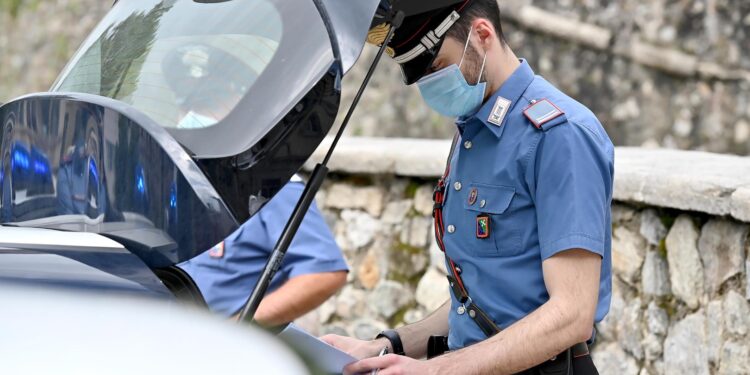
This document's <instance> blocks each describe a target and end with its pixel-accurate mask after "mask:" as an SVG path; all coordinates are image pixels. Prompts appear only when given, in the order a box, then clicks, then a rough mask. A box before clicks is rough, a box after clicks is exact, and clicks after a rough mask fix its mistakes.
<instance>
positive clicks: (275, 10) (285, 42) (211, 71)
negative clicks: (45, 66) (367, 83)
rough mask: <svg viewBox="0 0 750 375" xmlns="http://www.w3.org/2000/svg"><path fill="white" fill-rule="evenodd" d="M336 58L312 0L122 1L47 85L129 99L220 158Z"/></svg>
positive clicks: (200, 152)
mask: <svg viewBox="0 0 750 375" xmlns="http://www.w3.org/2000/svg"><path fill="white" fill-rule="evenodd" d="M333 61H334V59H333V53H332V49H331V44H330V38H329V36H328V33H327V31H326V28H325V25H324V24H323V22H322V19H321V18H320V15H319V13H318V11H317V9H316V7H315V5H314V2H312V1H310V0H224V1H216V0H211V1H208V0H127V1H125V0H122V1H119V2H118V3H117V4H115V6H114V7H113V9H112V11H110V12H109V13H108V14H107V16H106V17H105V18H104V19H103V20H102V21H101V23H100V24H99V25H98V26H97V27H96V29H95V30H94V31H93V32H92V33H91V35H90V36H89V37H88V39H87V40H86V41H85V42H84V43H83V45H82V47H81V48H80V49H79V51H78V52H77V53H76V54H75V55H74V56H73V58H72V59H71V61H70V63H69V64H68V66H66V68H65V69H64V70H63V72H62V73H61V74H60V76H59V77H58V79H57V81H56V82H55V83H54V85H53V87H52V89H51V91H54V92H79V93H87V94H94V95H100V96H105V97H109V98H112V99H116V100H119V101H121V102H124V103H127V104H129V105H131V106H133V107H134V108H136V109H138V110H139V111H141V112H143V113H144V114H146V115H147V116H149V117H150V118H151V119H152V120H154V121H155V122H156V123H158V124H159V125H160V126H162V127H165V128H167V129H168V130H169V131H170V133H172V135H173V136H175V138H177V140H178V141H180V142H181V143H182V144H183V145H184V146H186V147H187V148H188V149H189V150H191V151H192V152H193V153H194V154H195V155H196V156H203V157H217V156H226V155H229V154H237V153H239V152H242V151H244V150H246V149H248V148H249V147H250V146H252V145H253V144H254V142H257V141H258V140H259V139H260V138H261V137H262V136H263V135H264V134H265V133H266V132H267V131H268V130H269V129H270V128H271V127H273V125H274V124H276V123H277V122H278V121H279V120H280V119H281V118H282V117H283V116H284V115H285V114H286V113H288V112H289V110H290V109H291V108H293V107H294V105H295V104H296V101H298V100H300V99H301V98H302V97H303V96H304V94H305V93H306V92H307V90H309V89H310V88H311V87H312V86H313V85H314V84H315V83H316V82H318V80H319V79H320V78H321V77H322V76H323V75H324V73H325V72H327V71H328V70H329V69H330V67H331V64H332V63H333ZM248 115H251V116H252V121H249V118H248ZM228 123H231V124H228ZM238 134H241V136H238ZM206 139H211V140H212V141H214V142H213V144H212V142H206ZM217 144H220V145H221V149H220V150H219V149H217V146H216V145H217Z"/></svg>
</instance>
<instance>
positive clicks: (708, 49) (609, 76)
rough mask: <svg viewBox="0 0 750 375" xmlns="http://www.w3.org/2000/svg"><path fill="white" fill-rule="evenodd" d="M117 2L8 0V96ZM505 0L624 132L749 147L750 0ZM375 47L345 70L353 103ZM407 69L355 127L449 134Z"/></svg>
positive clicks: (625, 140) (389, 75) (537, 54)
mask: <svg viewBox="0 0 750 375" xmlns="http://www.w3.org/2000/svg"><path fill="white" fill-rule="evenodd" d="M110 3H111V2H110V1H101V0H56V1H38V0H0V102H3V101H8V100H10V99H11V98H13V97H15V96H18V95H21V94H24V93H29V92H34V91H43V90H46V89H47V88H49V86H50V85H51V83H52V81H53V80H54V78H55V77H56V76H57V74H58V72H59V71H60V70H61V69H62V67H63V66H64V64H65V62H66V61H67V60H68V58H69V56H71V55H72V53H73V52H74V50H75V49H76V48H77V47H78V45H80V43H81V42H82V40H83V38H84V37H85V36H86V35H87V34H88V32H89V31H90V30H91V29H92V28H93V27H94V25H95V24H96V23H97V21H98V20H99V19H100V18H101V17H102V16H103V14H104V13H105V12H106V11H107V10H108V9H109V5H110ZM499 3H500V5H501V9H502V12H503V14H504V28H505V32H506V36H507V39H508V42H509V44H510V45H511V47H513V48H514V50H516V52H517V53H518V55H519V56H522V57H526V58H527V59H528V60H529V61H530V63H531V65H532V66H533V67H534V68H535V69H536V71H537V72H538V73H540V74H542V75H544V76H545V77H546V78H547V79H549V80H550V81H552V82H553V83H555V84H556V85H558V86H559V87H560V88H561V89H563V90H564V91H566V92H567V93H569V94H571V95H572V96H574V97H575V98H577V99H578V100H580V101H581V102H583V103H584V104H586V105H588V106H590V107H591V108H592V109H593V110H594V112H595V113H596V114H597V115H598V116H599V117H600V119H601V120H602V122H603V123H604V125H605V127H606V128H607V131H608V132H609V134H610V135H611V136H612V138H613V140H614V142H615V144H617V145H628V146H648V147H656V146H662V147H667V148H680V149H700V150H708V151H712V152H731V153H737V154H748V153H750V105H749V104H750V94H748V93H750V55H748V54H747V53H746V51H748V50H750V2H747V1H744V0H695V1H674V0H613V1H610V0H607V1H604V0H586V1H573V0H502V1H499ZM373 52H374V51H373V49H372V48H368V49H367V50H366V51H365V54H364V56H363V58H362V59H361V60H360V62H359V63H358V64H357V66H356V67H355V69H354V70H353V71H352V73H351V74H350V75H349V76H347V77H346V78H345V80H344V88H345V98H344V100H343V103H349V102H350V101H351V98H352V96H353V94H354V92H355V90H356V88H357V86H358V85H359V83H360V82H361V80H362V78H363V76H364V71H365V69H366V65H367V64H368V63H369V61H370V60H371V58H372V56H373ZM400 76H401V74H400V72H399V69H398V67H397V66H396V65H395V64H394V63H393V62H392V61H390V60H389V59H386V60H385V61H384V62H383V64H382V65H381V67H380V69H379V70H378V71H377V72H376V74H375V76H374V77H373V81H372V85H371V87H370V88H369V89H368V91H367V92H366V93H365V97H364V100H363V101H362V105H361V107H360V108H359V110H358V111H357V113H356V115H355V117H354V119H353V121H352V126H351V128H350V129H348V130H349V134H350V135H358V136H362V135H364V136H386V137H417V138H449V137H450V136H451V134H452V133H453V128H452V126H451V120H450V119H446V118H443V117H440V116H439V115H437V114H435V113H434V112H432V111H430V110H429V109H428V108H427V106H425V105H424V104H423V103H422V100H421V98H420V96H419V93H418V90H417V89H416V87H404V86H403V85H402V84H401V83H400ZM343 107H344V108H342V110H345V109H346V105H344V106H343Z"/></svg>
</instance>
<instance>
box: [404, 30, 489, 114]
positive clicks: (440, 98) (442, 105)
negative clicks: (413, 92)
mask: <svg viewBox="0 0 750 375" xmlns="http://www.w3.org/2000/svg"><path fill="white" fill-rule="evenodd" d="M470 38H471V30H470V31H469V38H467V39H466V45H465V46H464V54H463V56H461V61H460V62H459V64H458V65H456V64H452V65H450V66H448V67H446V68H443V69H440V70H438V71H437V72H434V73H432V74H429V75H426V76H424V77H422V78H421V79H420V80H419V81H417V86H418V87H419V92H420V93H421V94H422V98H423V99H424V101H425V102H426V103H427V105H429V106H430V107H431V108H432V109H434V110H435V111H437V112H438V113H440V114H442V115H445V116H449V117H460V116H468V115H472V114H474V113H476V112H477V111H478V110H479V108H480V107H481V106H482V102H484V92H485V90H486V89H487V82H481V83H479V82H477V84H476V85H473V86H472V85H469V83H468V82H466V78H465V77H464V75H463V74H462V73H461V65H462V64H463V62H464V57H465V56H466V50H467V49H468V47H469V40H470ZM486 61H487V53H486V52H485V54H484V60H483V61H482V69H481V70H480V71H479V78H478V80H480V79H481V77H482V73H484V64H485V62H486Z"/></svg>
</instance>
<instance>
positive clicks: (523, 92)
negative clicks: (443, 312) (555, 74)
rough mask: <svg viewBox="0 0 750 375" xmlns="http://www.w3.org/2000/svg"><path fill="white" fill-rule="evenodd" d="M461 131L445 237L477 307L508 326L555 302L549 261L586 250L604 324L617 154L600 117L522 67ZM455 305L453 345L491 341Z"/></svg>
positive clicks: (449, 181) (446, 207)
mask: <svg viewBox="0 0 750 375" xmlns="http://www.w3.org/2000/svg"><path fill="white" fill-rule="evenodd" d="M457 126H458V131H459V134H460V139H459V142H458V143H457V145H456V149H455V151H454V155H453V158H452V160H451V169H450V170H451V173H450V175H449V177H448V179H447V189H448V190H447V193H446V198H445V205H444V209H443V215H444V216H443V218H444V219H443V221H444V224H445V227H446V230H445V235H444V237H443V238H444V243H445V248H446V252H447V254H448V255H449V256H450V257H451V259H453V260H454V261H455V262H456V263H457V264H458V265H459V266H460V268H461V270H462V272H461V277H462V279H463V281H464V285H465V286H466V289H467V290H468V293H469V295H470V296H471V298H472V300H473V301H474V302H475V303H476V304H477V305H478V306H479V307H481V308H482V309H483V310H485V312H487V313H488V315H489V316H490V317H491V318H492V319H493V320H494V322H495V323H496V324H497V325H498V326H499V327H500V328H501V329H502V328H507V327H508V326H510V325H512V324H513V323H515V322H516V321H518V320H520V319H522V318H523V317H525V316H526V315H528V314H529V313H531V312H533V311H534V310H536V309H537V308H539V307H540V306H541V305H543V304H544V303H545V302H547V301H548V300H549V295H548V293H547V289H546V287H545V283H544V278H543V273H542V262H544V261H545V260H546V259H548V258H550V257H552V256H554V255H556V254H558V253H559V252H562V251H565V250H569V249H574V248H580V249H584V250H587V251H590V252H592V253H595V254H598V255H599V256H601V257H602V269H601V274H600V278H601V279H600V289H599V301H598V306H597V310H596V321H597V322H598V321H601V319H603V318H604V316H605V315H606V314H607V312H608V310H609V304H610V295H611V254H610V253H611V237H612V236H611V209H610V207H611V202H612V188H613V178H614V147H613V145H612V142H611V141H610V139H609V137H608V136H607V134H606V132H605V131H604V129H603V128H602V126H601V124H600V123H599V121H598V120H597V118H596V116H595V115H594V114H593V113H592V112H591V111H589V110H588V109H587V108H586V107H585V106H583V105H582V104H580V103H578V102H576V101H575V100H573V99H572V98H570V97H568V96H567V95H565V94H563V93H562V92H561V91H559V90H558V89H556V88H555V87H554V86H553V85H551V84H550V83H549V82H547V81H545V80H544V79H543V78H542V77H540V76H536V75H535V74H534V72H533V71H532V69H531V67H530V66H529V65H528V63H527V62H526V61H524V60H522V61H521V65H520V67H518V68H517V69H516V71H515V72H514V73H513V74H512V75H511V76H510V78H509V79H508V80H507V81H506V82H505V83H504V84H503V85H502V87H501V88H500V89H499V90H498V91H497V92H495V93H494V94H493V95H492V96H491V97H490V98H489V99H488V100H487V102H485V104H484V105H483V106H482V107H481V108H480V110H479V111H478V112H477V113H476V114H475V115H473V116H470V117H467V118H461V119H459V120H458V121H457ZM451 298H452V309H451V313H450V315H449V326H450V334H449V339H448V344H449V346H450V348H451V349H458V348H462V347H465V346H468V345H471V344H473V343H476V342H478V341H481V340H483V339H485V338H486V337H485V335H484V334H483V333H482V331H481V330H480V329H479V328H478V326H477V325H476V323H475V322H474V321H473V320H472V319H471V318H470V317H469V316H468V314H466V313H465V310H464V309H461V308H459V307H460V304H459V302H458V301H457V300H456V298H455V296H451ZM592 330H593V327H592Z"/></svg>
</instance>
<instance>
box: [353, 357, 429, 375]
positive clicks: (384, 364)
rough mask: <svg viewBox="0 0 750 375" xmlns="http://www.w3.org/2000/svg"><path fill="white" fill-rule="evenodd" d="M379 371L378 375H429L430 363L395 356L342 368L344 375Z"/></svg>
mask: <svg viewBox="0 0 750 375" xmlns="http://www.w3.org/2000/svg"><path fill="white" fill-rule="evenodd" d="M375 369H379V371H378V375H407V374H430V373H431V367H430V362H427V361H420V360H416V359H412V358H409V357H405V356H402V355H396V354H387V355H384V356H382V357H371V358H366V359H363V360H360V361H357V362H354V363H351V364H349V365H347V366H346V367H344V375H356V374H363V373H364V374H368V373H370V371H372V370H375Z"/></svg>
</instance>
